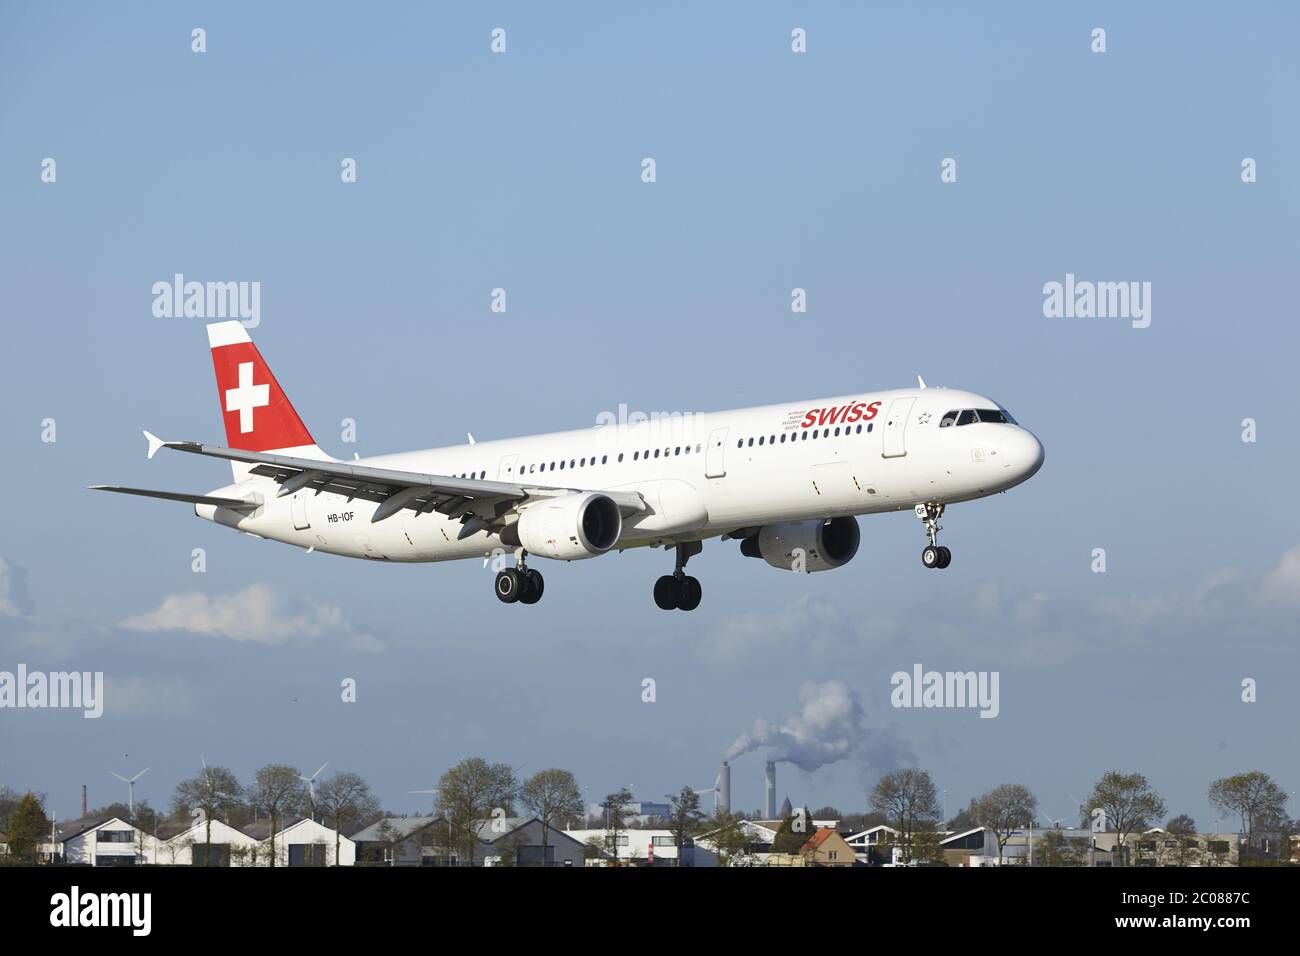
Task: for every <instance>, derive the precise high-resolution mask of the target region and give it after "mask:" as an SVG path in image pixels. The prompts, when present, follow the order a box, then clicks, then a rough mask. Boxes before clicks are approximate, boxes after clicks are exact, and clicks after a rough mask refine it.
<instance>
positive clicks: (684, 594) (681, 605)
mask: <svg viewBox="0 0 1300 956" xmlns="http://www.w3.org/2000/svg"><path fill="white" fill-rule="evenodd" d="M678 587H679V591H680V598H679V600H678V601H677V607H678V609H680V610H682V611H694V610H695V609H696V608H697V607H699V606H700V599H701V598H702V597H704V588H702V587H700V582H699V579H698V578H693V577H690V576H687V577H684V578H682V579H681V580H680V581H679V582H678Z"/></svg>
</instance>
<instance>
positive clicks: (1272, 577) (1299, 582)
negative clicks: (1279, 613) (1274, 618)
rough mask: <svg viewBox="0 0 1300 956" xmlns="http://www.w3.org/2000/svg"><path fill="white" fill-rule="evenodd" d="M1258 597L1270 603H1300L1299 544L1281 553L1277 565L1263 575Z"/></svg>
mask: <svg viewBox="0 0 1300 956" xmlns="http://www.w3.org/2000/svg"><path fill="white" fill-rule="evenodd" d="M1259 597H1260V599H1261V600H1263V601H1265V602H1267V603H1270V604H1285V605H1298V604H1300V545H1297V546H1296V547H1294V548H1292V549H1291V550H1290V551H1287V552H1286V553H1285V554H1283V555H1282V560H1281V561H1279V562H1278V565H1277V567H1276V568H1274V569H1273V570H1272V571H1270V572H1269V573H1268V574H1267V575H1265V577H1264V580H1263V581H1261V582H1260V585H1259Z"/></svg>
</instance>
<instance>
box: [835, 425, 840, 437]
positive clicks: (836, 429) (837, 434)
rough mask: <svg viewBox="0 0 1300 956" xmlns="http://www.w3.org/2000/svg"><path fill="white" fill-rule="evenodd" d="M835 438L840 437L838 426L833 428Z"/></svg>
mask: <svg viewBox="0 0 1300 956" xmlns="http://www.w3.org/2000/svg"><path fill="white" fill-rule="evenodd" d="M835 437H836V438H839V437H840V427H839V426H838V425H836V426H835Z"/></svg>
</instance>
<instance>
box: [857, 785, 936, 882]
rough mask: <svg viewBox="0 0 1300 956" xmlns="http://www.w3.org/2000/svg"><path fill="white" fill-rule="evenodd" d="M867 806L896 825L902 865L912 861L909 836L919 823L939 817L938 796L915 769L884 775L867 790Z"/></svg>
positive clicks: (933, 788) (910, 838) (933, 787)
mask: <svg viewBox="0 0 1300 956" xmlns="http://www.w3.org/2000/svg"><path fill="white" fill-rule="evenodd" d="M869 800H870V802H871V807H872V809H873V810H878V811H879V812H881V813H883V814H885V815H886V817H888V818H889V819H890V820H892V821H896V822H897V826H898V832H899V837H898V839H899V843H900V844H901V845H902V850H903V862H905V863H906V862H910V861H911V859H912V834H913V832H915V830H916V824H917V822H918V821H919V820H933V819H935V818H936V817H938V816H939V813H940V810H939V794H938V791H937V790H936V789H935V786H934V781H933V780H931V779H930V775H929V774H928V773H927V772H926V771H924V770H918V769H915V768H912V769H906V770H895V771H894V772H893V773H887V774H885V775H884V776H883V777H881V778H880V780H879V781H878V782H877V783H876V785H875V786H874V787H872V788H871V794H870V796H869Z"/></svg>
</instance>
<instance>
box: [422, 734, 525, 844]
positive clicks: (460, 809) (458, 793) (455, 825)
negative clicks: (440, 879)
mask: <svg viewBox="0 0 1300 956" xmlns="http://www.w3.org/2000/svg"><path fill="white" fill-rule="evenodd" d="M518 789H519V788H518V784H517V783H516V781H515V772H514V770H512V769H511V768H510V766H509V765H508V764H504V763H494V764H489V763H488V762H487V761H486V760H484V759H483V758H482V757H466V758H465V759H464V760H462V761H461V762H460V763H458V764H456V766H454V767H452V768H451V769H450V770H448V771H447V772H446V773H444V774H443V775H442V777H441V779H440V780H439V781H438V812H439V813H440V814H442V816H443V817H444V818H445V819H446V821H447V824H448V826H450V828H451V831H452V834H453V837H452V839H454V840H455V841H456V845H457V847H458V849H459V850H460V852H461V854H462V859H464V860H468V861H469V862H470V863H473V862H474V851H475V849H476V848H477V847H478V840H479V838H478V828H479V825H480V824H482V823H484V822H486V821H487V820H490V819H492V817H493V816H494V815H504V816H510V814H511V813H513V812H514V801H515V798H516V796H517V795H518Z"/></svg>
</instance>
